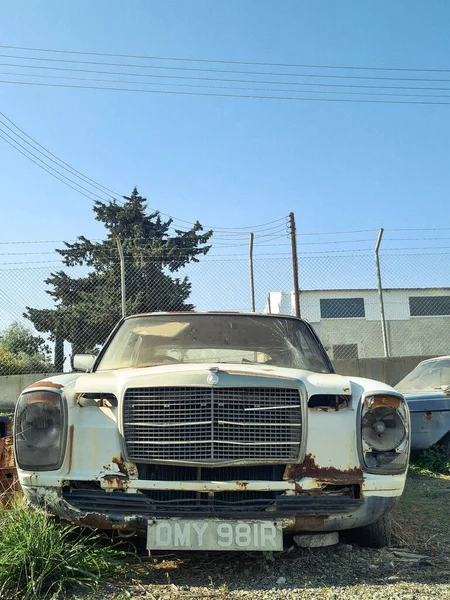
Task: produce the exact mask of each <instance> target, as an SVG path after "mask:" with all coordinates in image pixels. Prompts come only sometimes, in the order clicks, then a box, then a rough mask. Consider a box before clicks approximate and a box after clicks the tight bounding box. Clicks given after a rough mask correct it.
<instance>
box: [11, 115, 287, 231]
mask: <svg viewBox="0 0 450 600" xmlns="http://www.w3.org/2000/svg"><path fill="white" fill-rule="evenodd" d="M0 115H1V116H3V117H4V118H5V119H6V120H7V121H8V122H9V123H11V125H13V126H14V127H15V128H16V129H17V130H18V131H20V132H21V133H22V134H23V135H24V136H26V137H27V138H28V139H30V140H32V142H33V143H34V144H36V145H37V146H39V147H40V148H42V149H43V150H45V152H47V153H48V154H49V155H50V156H47V155H46V154H44V153H43V152H42V151H41V150H39V148H36V146H34V145H33V144H31V143H30V142H28V141H27V140H26V139H25V138H24V137H23V136H21V135H19V134H18V133H16V132H15V131H14V130H13V129H12V128H11V127H9V126H8V125H7V124H6V123H4V122H3V121H2V120H1V119H0V123H1V124H2V125H3V126H4V127H6V128H7V129H8V130H9V131H10V132H11V133H13V135H14V136H15V137H12V136H11V135H9V134H8V133H7V132H6V131H5V130H4V129H2V127H1V126H0V132H1V133H3V134H4V135H1V133H0V137H1V138H2V139H3V140H4V141H5V142H7V143H8V144H9V145H10V146H11V147H12V148H14V149H15V150H17V152H20V154H22V155H23V156H25V157H26V158H28V160H30V161H31V162H33V163H34V164H35V165H37V166H38V167H40V168H41V169H43V170H44V171H46V172H47V173H49V174H50V175H52V176H53V177H55V178H56V179H58V180H59V181H61V182H62V183H64V184H65V185H67V186H68V187H70V188H72V189H73V190H75V191H76V192H78V193H79V194H82V195H83V196H85V197H86V198H89V200H91V201H92V200H96V199H97V198H96V194H95V192H92V190H90V189H88V188H86V187H84V186H83V185H81V184H80V183H78V182H77V181H74V180H73V179H71V178H70V177H67V176H66V175H64V174H63V173H61V171H59V170H58V169H55V168H54V167H52V166H51V164H49V163H48V162H46V161H50V163H52V164H54V165H56V166H57V167H58V168H59V169H63V170H65V171H66V172H68V173H69V174H70V175H72V176H73V177H77V178H79V179H81V178H83V179H81V180H82V181H83V183H86V184H87V185H91V186H92V187H96V188H97V189H99V187H101V188H103V189H105V190H107V191H110V192H112V193H113V194H117V195H119V194H118V193H116V192H114V191H113V190H111V189H110V188H107V187H106V186H103V185H102V184H99V183H98V182H96V181H95V180H93V179H91V178H90V177H87V176H86V175H84V174H83V173H81V172H80V171H77V169H74V168H73V167H71V166H70V165H69V164H68V163H66V162H65V161H63V160H62V159H60V158H59V157H58V156H56V155H55V154H53V153H52V152H50V151H49V150H47V149H46V148H45V147H44V146H42V145H41V144H40V143H39V142H37V140H35V139H34V138H32V137H31V136H30V135H28V134H27V133H26V132H25V131H23V130H22V129H21V128H20V127H19V126H18V125H16V123H14V122H13V121H12V120H11V119H9V118H8V117H7V116H6V115H5V114H4V113H2V112H0ZM4 136H7V137H8V138H9V139H10V140H11V141H12V142H13V143H11V142H10V141H8V140H7V139H6V138H5V137H4ZM16 138H18V139H20V140H22V141H23V142H25V143H26V144H27V145H28V146H30V147H31V148H33V150H35V151H36V152H38V153H39V154H40V155H41V156H43V157H44V158H45V159H46V160H43V159H42V158H40V157H39V156H37V155H36V154H35V153H34V152H32V151H31V150H29V149H28V148H26V147H25V146H23V144H21V143H20V142H19V141H17V139H16ZM17 146H19V148H22V150H23V151H22V150H20V149H19V148H18V147H17ZM31 157H33V158H31ZM51 157H54V159H56V160H54V159H53V158H51ZM34 159H35V160H34ZM56 161H59V162H60V163H62V164H59V163H58V162H56ZM39 163H42V164H39ZM43 165H45V166H43ZM63 165H66V166H63ZM49 169H50V171H49ZM69 169H70V170H69ZM51 171H53V173H52V172H51ZM72 171H73V173H72ZM55 173H56V175H55ZM77 173H78V174H79V175H77ZM58 175H59V176H58ZM61 178H63V179H61ZM64 180H66V181H64ZM90 181H91V182H93V183H92V184H91V183H89V182H90ZM68 182H71V183H72V184H73V185H71V184H70V183H68ZM74 186H76V187H74ZM78 188H80V189H78ZM81 190H84V192H87V194H89V195H87V194H86V193H84V192H82V191H81ZM102 194H103V197H101V199H102V200H103V201H105V200H108V198H107V197H106V198H105V197H104V195H105V192H102ZM97 195H98V194H97ZM122 197H124V196H122ZM114 200H116V201H117V202H119V203H121V204H123V201H122V200H118V199H114ZM148 208H149V209H150V210H151V211H153V212H157V213H159V214H161V215H164V216H166V217H169V218H171V219H173V220H174V221H175V220H176V221H180V222H183V223H186V224H188V225H190V226H191V227H192V226H193V225H194V223H193V222H191V221H185V220H184V219H179V218H174V217H172V216H171V215H169V214H167V213H164V212H162V211H160V210H158V209H154V208H152V207H148ZM285 220H286V218H285V217H283V218H281V219H277V220H275V221H273V222H269V223H262V224H260V225H254V226H249V227H243V228H237V229H238V230H240V229H260V230H261V228H264V227H266V226H267V225H271V224H272V223H280V222H282V221H285ZM204 227H206V228H208V227H209V226H204ZM276 227H279V225H277V226H276ZM274 228H275V227H274ZM211 229H214V230H221V229H224V230H228V228H220V227H219V228H215V227H211ZM230 231H234V230H233V229H232V228H230ZM263 231H265V230H263Z"/></svg>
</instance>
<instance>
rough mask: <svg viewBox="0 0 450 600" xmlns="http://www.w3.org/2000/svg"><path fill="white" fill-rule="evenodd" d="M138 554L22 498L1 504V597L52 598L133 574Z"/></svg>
mask: <svg viewBox="0 0 450 600" xmlns="http://www.w3.org/2000/svg"><path fill="white" fill-rule="evenodd" d="M132 556H134V555H131V554H129V553H127V552H125V551H123V550H120V549H119V548H118V547H117V545H114V544H113V543H112V541H111V540H110V539H109V538H107V536H106V535H104V534H101V533H98V532H95V531H91V530H85V529H81V528H79V527H76V526H74V525H70V524H61V523H59V522H57V521H56V520H54V519H53V518H51V517H49V516H47V515H46V514H44V513H43V512H40V511H32V510H30V509H29V508H28V507H27V506H26V505H25V504H24V502H23V500H22V499H18V500H17V501H16V502H15V505H14V506H13V508H12V509H11V510H6V509H1V507H0V598H2V599H6V598H15V599H17V598H20V600H50V599H51V598H56V597H58V596H59V594H60V593H61V592H70V591H76V590H79V589H80V588H85V589H87V590H88V591H90V592H95V591H96V590H97V589H98V586H99V584H100V582H101V581H102V580H103V579H104V578H106V579H107V578H109V579H111V578H123V577H127V576H129V575H130V574H131V571H132V568H133V567H132V564H131V561H130V558H131V557H132Z"/></svg>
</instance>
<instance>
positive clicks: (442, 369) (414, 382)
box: [395, 359, 450, 392]
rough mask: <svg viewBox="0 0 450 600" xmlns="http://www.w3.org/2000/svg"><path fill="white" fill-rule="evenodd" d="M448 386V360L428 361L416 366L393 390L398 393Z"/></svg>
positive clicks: (449, 375) (449, 360) (449, 369)
mask: <svg viewBox="0 0 450 600" xmlns="http://www.w3.org/2000/svg"><path fill="white" fill-rule="evenodd" d="M447 385H450V359H448V360H447V359H446V360H430V361H427V362H424V363H421V364H420V365H418V366H417V367H416V368H415V369H414V370H413V371H411V373H409V375H407V376H406V377H405V378H404V379H402V380H401V381H400V382H399V383H397V385H396V386H395V388H396V389H397V390H398V391H399V392H416V391H422V390H436V389H439V388H442V386H447Z"/></svg>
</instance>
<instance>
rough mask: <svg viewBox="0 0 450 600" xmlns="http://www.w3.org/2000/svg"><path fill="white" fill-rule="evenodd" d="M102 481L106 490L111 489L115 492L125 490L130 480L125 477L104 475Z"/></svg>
mask: <svg viewBox="0 0 450 600" xmlns="http://www.w3.org/2000/svg"><path fill="white" fill-rule="evenodd" d="M102 481H104V482H105V485H106V487H107V488H113V489H115V490H126V489H128V485H129V483H130V480H129V479H128V478H127V477H124V476H119V475H105V477H103V479H102Z"/></svg>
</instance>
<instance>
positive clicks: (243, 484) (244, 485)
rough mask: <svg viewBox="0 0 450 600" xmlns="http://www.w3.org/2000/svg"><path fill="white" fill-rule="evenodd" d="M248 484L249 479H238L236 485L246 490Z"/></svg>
mask: <svg viewBox="0 0 450 600" xmlns="http://www.w3.org/2000/svg"><path fill="white" fill-rule="evenodd" d="M247 486H248V481H236V487H237V488H238V489H240V490H246V489H247Z"/></svg>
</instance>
